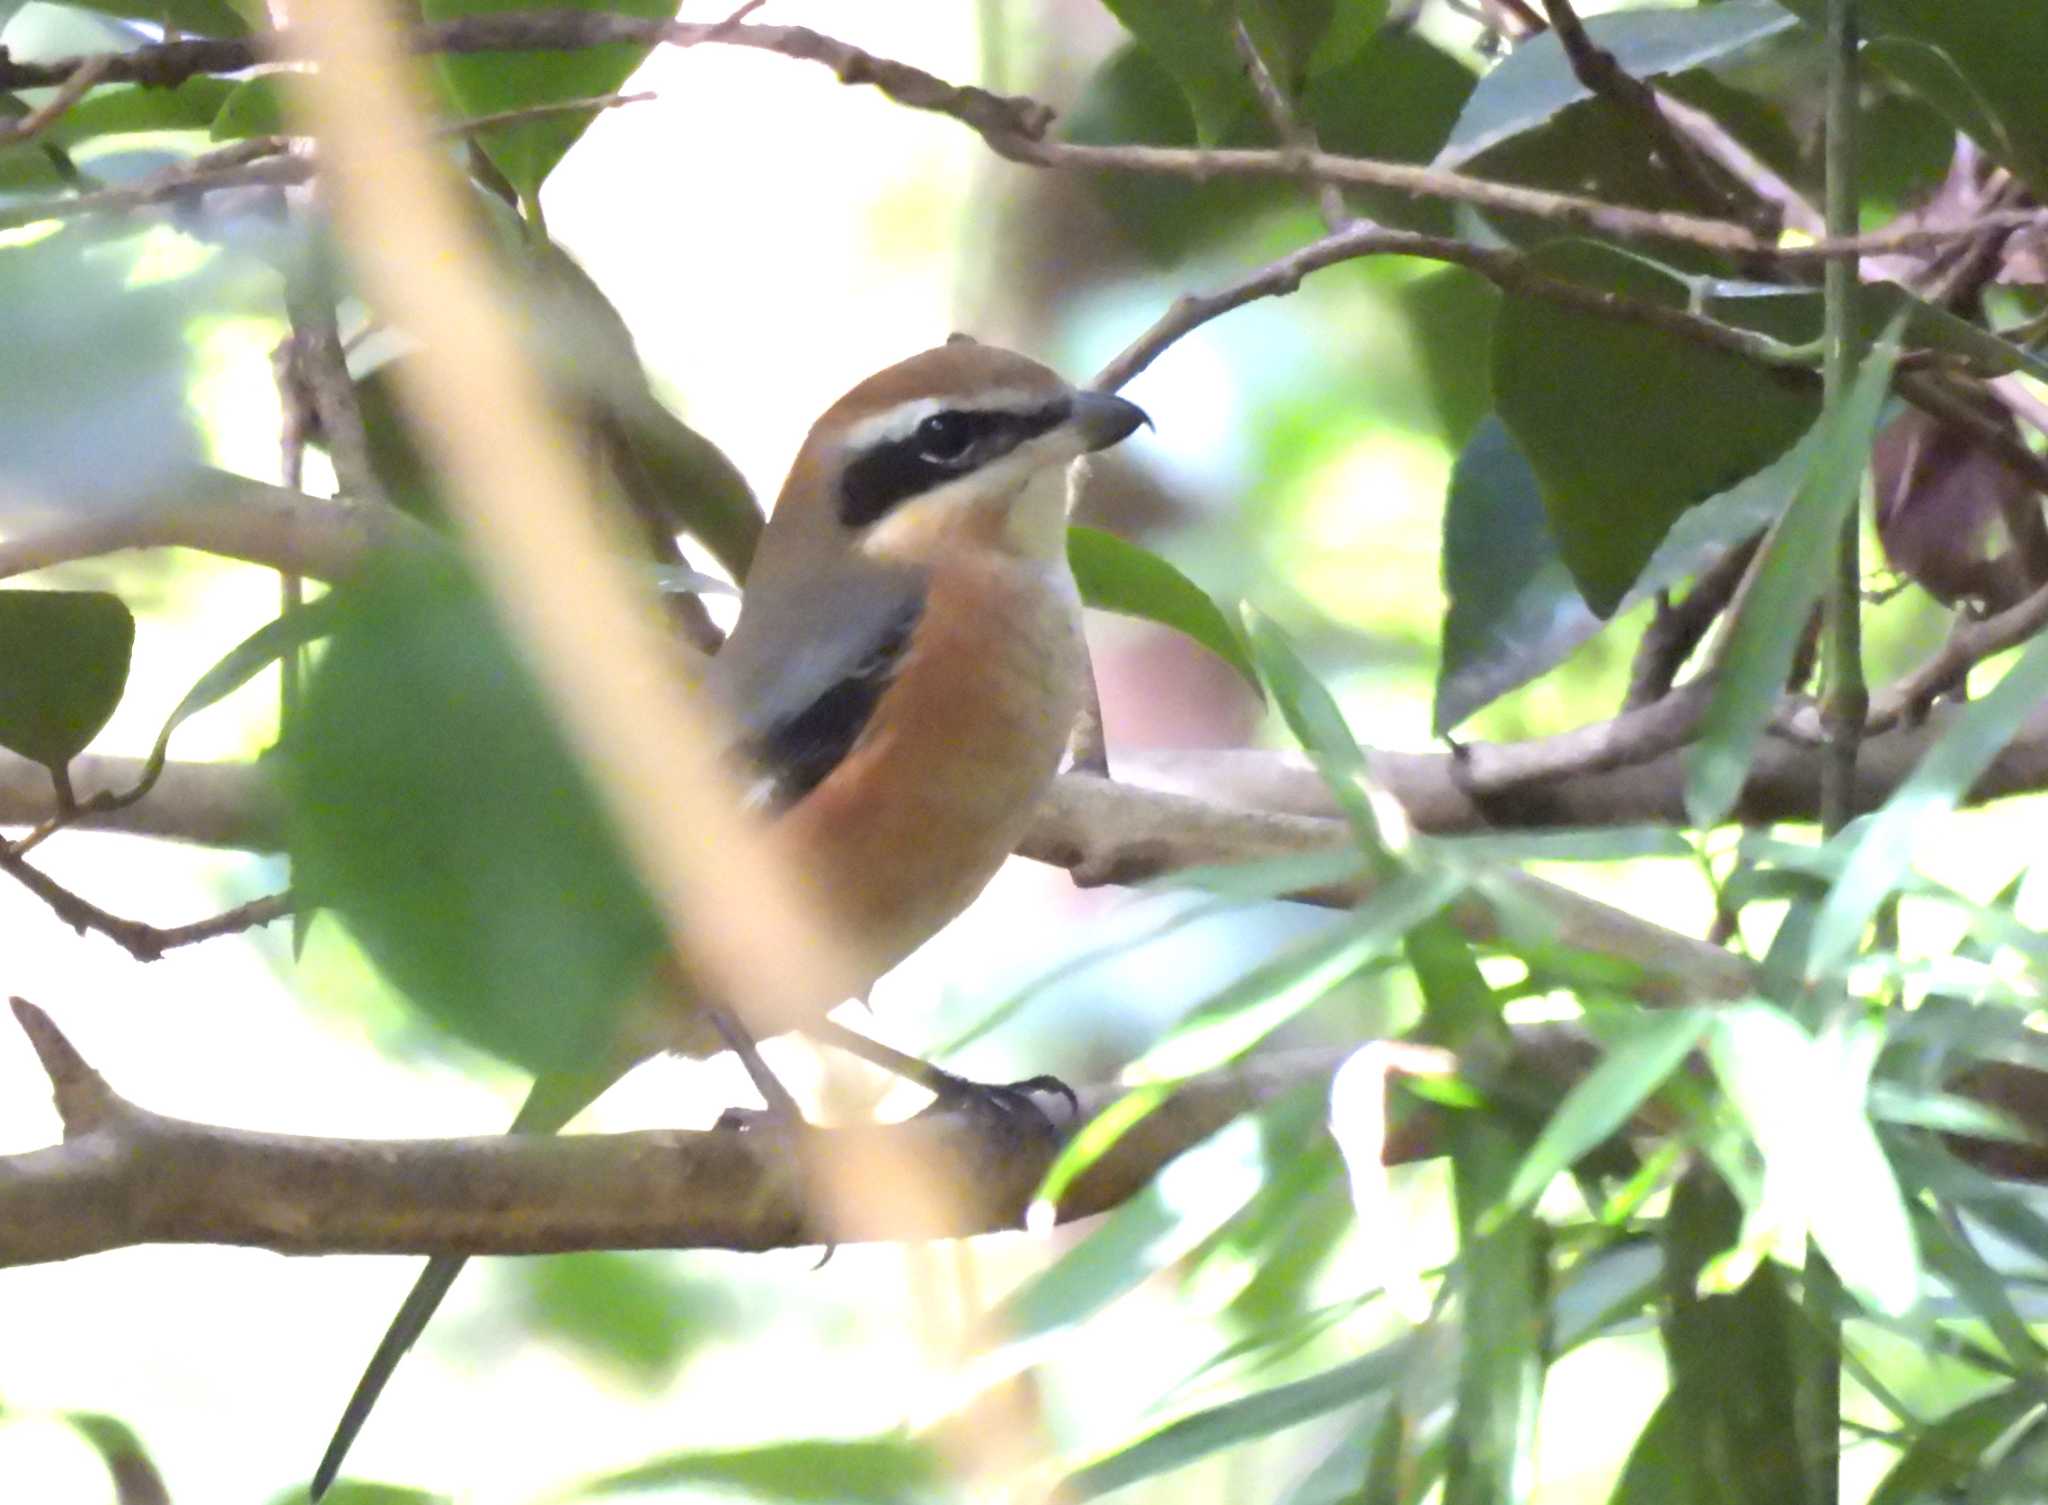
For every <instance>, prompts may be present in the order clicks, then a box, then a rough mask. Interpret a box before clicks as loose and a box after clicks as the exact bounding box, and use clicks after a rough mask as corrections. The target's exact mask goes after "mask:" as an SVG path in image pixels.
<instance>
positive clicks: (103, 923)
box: [0, 847, 292, 962]
mask: <svg viewBox="0 0 2048 1505" xmlns="http://www.w3.org/2000/svg"><path fill="white" fill-rule="evenodd" d="M0 872H5V873H6V874H8V875H9V876H10V877H12V878H13V879H14V880H15V881H16V882H17V883H19V884H20V885H21V886H22V887H23V888H25V889H27V890H28V891H29V892H30V893H32V894H34V895H35V896H36V897H37V898H38V899H41V900H42V901H43V902H44V903H45V904H47V905H48V906H49V907H50V909H51V911H52V912H53V913H55V914H56V916H57V918H58V919H60V920H62V921H63V922H64V923H65V924H66V925H69V926H70V927H71V928H72V929H73V930H75V931H77V932H78V933H79V934H80V935H84V934H85V933H86V932H88V931H95V932H97V933H98V934H100V935H103V936H105V937H106V938H107V939H108V940H110V941H112V942H113V943H114V944H115V945H117V946H119V947H120V948H121V949H122V950H123V951H126V952H127V953H128V954H129V955H130V956H132V957H134V958H135V959H136V960H137V961H139V962H153V961H156V960H158V959H159V958H160V957H162V956H163V954H164V953H165V952H166V951H172V950H175V949H176V948H178V947H180V946H190V945H194V944H196V943H198V942H200V941H210V940H213V939H214V938H215V937H217V936H223V935H238V934H240V933H241V932H242V931H244V930H253V929H255V928H256V927H257V926H259V925H267V924H269V923H270V922H271V921H272V920H277V919H282V918H283V917H284V916H286V915H288V914H290V913H291V912H292V897H291V895H290V894H272V895H270V896H269V897H267V898H262V899H252V900H251V901H249V902H248V903H247V904H238V905H236V906H235V907H234V908H233V909H230V910H226V911H224V912H223V913H221V914H217V915H214V916H213V917H212V918H211V919H205V920H198V921H195V922H194V923H192V924H190V925H174V926H171V927H168V928H161V927H158V926H155V925H147V924H144V923H143V922H142V921H140V920H130V919H124V918H123V917H122V916H120V915H117V914H113V913H111V912H110V911H108V910H104V909H102V908H100V907H99V905H97V904H95V903H93V902H92V901H91V900H90V899H87V898H84V897H83V896H81V895H79V894H75V893H73V892H72V891H71V890H70V889H68V888H66V887H65V886H64V885H63V884H61V883H59V882H57V880H56V879H54V878H52V877H51V876H50V875H49V874H47V873H45V872H43V871H42V870H41V869H40V868H37V867H34V866H31V865H30V864H29V863H28V862H26V861H24V860H23V858H22V857H21V855H20V854H19V853H18V852H16V851H15V850H14V849H13V848H11V847H0Z"/></svg>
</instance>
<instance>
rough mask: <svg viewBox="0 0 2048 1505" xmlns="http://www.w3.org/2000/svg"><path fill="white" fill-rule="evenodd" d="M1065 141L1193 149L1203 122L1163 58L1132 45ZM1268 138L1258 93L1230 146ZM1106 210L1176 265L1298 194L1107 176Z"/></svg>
mask: <svg viewBox="0 0 2048 1505" xmlns="http://www.w3.org/2000/svg"><path fill="white" fill-rule="evenodd" d="M1058 130H1059V135H1060V138H1061V139H1062V140H1066V141H1071V142H1074V143H1076V144H1079V145H1083V146H1129V145H1141V146H1193V145H1195V144H1196V129H1195V117H1194V115H1193V114H1192V113H1191V112H1190V110H1189V109H1188V102H1187V98H1186V96H1185V95H1184V94H1183V93H1182V92H1181V89H1180V86H1179V85H1178V84H1177V83H1176V82H1175V81H1174V78H1173V75H1172V74H1171V73H1169V72H1168V71H1167V70H1166V69H1165V68H1164V67H1163V66H1161V64H1160V62H1159V60H1158V59H1157V58H1155V57H1154V56H1153V55H1152V54H1151V53H1150V52H1149V51H1147V50H1146V49H1145V48H1144V47H1143V46H1142V45H1139V44H1137V43H1132V44H1131V45H1129V46H1127V47H1122V48H1119V49H1118V50H1117V51H1115V52H1113V53H1111V54H1110V56H1109V58H1108V60H1107V61H1106V62H1104V63H1103V64H1102V65H1101V66H1100V67H1099V68H1097V69H1096V70H1095V72H1094V74H1093V75H1092V76H1091V77H1090V78H1089V80H1088V82H1087V84H1086V86H1085V87H1084V88H1083V89H1082V91H1081V96H1080V98H1079V99H1078V100H1077V101H1075V103H1074V106H1073V108H1072V109H1071V110H1069V111H1067V112H1066V113H1065V116H1064V118H1063V119H1062V120H1061V121H1060V124H1059V127H1058ZM1260 140H1261V137H1260V135H1259V132H1258V127H1257V115H1256V111H1255V109H1254V108H1253V105H1252V101H1251V99H1250V96H1249V95H1248V94H1247V95H1246V97H1245V99H1244V102H1243V113H1242V114H1241V115H1240V116H1239V117H1238V118H1237V119H1236V120H1235V121H1234V122H1233V125H1232V128H1231V130H1230V132H1229V134H1228V137H1227V140H1226V142H1225V143H1223V144H1228V145H1232V146H1250V145H1255V144H1258V143H1259V142H1260ZM1090 187H1091V189H1092V190H1093V191H1094V193H1095V196H1096V199H1097V201H1098V202H1099V203H1100V204H1101V205H1102V208H1103V210H1104V212H1105V213H1106V214H1107V215H1108V216H1109V218H1110V219H1111V220H1112V221H1113V222H1114V223H1115V224H1117V225H1118V226H1119V227H1120V228H1121V229H1122V230H1123V232H1124V234H1125V235H1127V236H1129V237H1130V239H1131V240H1132V241H1133V242H1135V243H1136V244H1137V245H1138V246H1139V247H1140V248H1142V249H1143V251H1144V252H1145V254H1146V255H1148V256H1150V257H1151V258H1152V259H1153V260H1154V261H1157V262H1159V263H1161V264H1163V265H1171V264H1173V263H1174V262H1177V261H1179V260H1180V259H1181V258H1182V257H1184V256H1187V255H1189V254H1191V253H1193V252H1195V251H1197V250H1200V249H1202V248H1204V247H1206V246H1209V245H1211V244H1214V243H1216V242H1218V241H1223V240H1227V239H1228V238H1230V237H1232V236H1234V235H1236V234H1237V233H1238V232H1239V231H1240V230H1242V228H1243V227H1244V225H1245V224H1246V223H1248V222H1250V221H1253V220H1256V219H1257V218H1258V217H1259V216H1260V215H1261V214H1263V213H1264V212H1265V211H1266V210H1268V209H1271V208H1273V207H1274V206H1276V205H1280V204H1285V203H1287V202H1289V201H1290V200H1292V199H1294V198H1296V197H1298V195H1299V193H1300V189H1299V188H1298V187H1297V186H1296V185H1295V184H1292V183H1281V182H1274V181H1261V180H1259V179H1257V178H1217V179H1216V180H1214V181H1213V182H1209V183H1192V182H1187V181H1182V180H1177V179H1171V178H1164V177H1159V178H1155V177H1151V176H1148V175H1146V174H1138V175H1136V176H1132V177H1128V178H1126V179H1124V180H1122V181H1112V180H1111V179H1110V178H1109V177H1108V176H1107V175H1104V176H1103V177H1101V178H1099V179H1097V180H1096V181H1094V182H1092V183H1091V184H1090Z"/></svg>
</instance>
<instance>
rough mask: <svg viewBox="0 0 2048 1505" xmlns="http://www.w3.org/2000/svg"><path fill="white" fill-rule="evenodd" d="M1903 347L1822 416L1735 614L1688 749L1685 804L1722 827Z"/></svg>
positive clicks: (1852, 495) (1862, 374)
mask: <svg viewBox="0 0 2048 1505" xmlns="http://www.w3.org/2000/svg"><path fill="white" fill-rule="evenodd" d="M1897 359H1898V347H1897V346H1896V345H1894V344H1890V343H1885V344H1880V345H1878V346H1877V347H1876V348H1875V349H1873V350H1872V351H1871V352H1870V353H1869V355H1868V356H1867V357H1866V358H1865V360H1864V362H1863V367H1862V369H1861V370H1860V371H1859V372H1858V373H1857V375H1856V381H1855V384H1854V385H1853V386H1852V387H1851V388H1850V389H1849V390H1848V391H1847V392H1844V393H1843V394H1842V395H1841V397H1840V398H1839V399H1838V400H1837V401H1836V402H1834V403H1832V404H1830V406H1829V408H1828V411H1827V412H1826V413H1825V414H1824V415H1823V416H1822V418H1821V420H1820V426H1819V431H1818V437H1817V439H1816V448H1815V450H1814V454H1813V463H1812V465H1811V466H1810V467H1809V468H1808V470H1807V472H1806V476H1805V479H1804V480H1802V481H1801V483H1800V486H1799V491H1798V494H1797V495H1795V496H1794V497H1793V498H1792V504H1791V506H1789V507H1788V508H1786V510H1785V515H1784V516H1783V517H1782V518H1780V519H1779V521H1778V524H1777V526H1776V527H1775V528H1774V529H1773V530H1772V532H1771V536H1770V538H1769V539H1768V540H1767V541H1766V542H1765V545H1764V550H1765V554H1764V560H1763V563H1762V565H1761V566H1760V568H1759V569H1758V572H1757V575H1756V582H1755V584H1754V585H1753V586H1752V587H1751V589H1750V591H1749V599H1748V600H1747V601H1746V602H1745V603H1744V605H1743V608H1742V613H1741V615H1740V616H1739V617H1738V618H1737V619H1736V622H1735V627H1734V631H1733V634H1732V635H1731V637H1730V639H1729V642H1728V648H1727V651H1726V652H1725V653H1724V654H1723V655H1722V662H1723V665H1724V667H1723V668H1722V671H1721V677H1720V681H1719V683H1717V684H1716V685H1715V687H1714V695H1713V699H1712V700H1711V701H1710V702H1709V704H1708V708H1707V713H1706V717H1705V719H1704V721H1703V722H1702V723H1701V728H1700V735H1699V740H1698V741H1696V742H1695V743H1694V744H1693V745H1692V746H1691V747H1689V748H1687V749H1686V754H1685V773H1686V781H1685V782H1686V788H1685V808H1686V812H1687V814H1688V815H1689V816H1690V817H1691V818H1692V820H1693V822H1694V824H1696V825H1701V826H1710V825H1714V824H1717V823H1718V822H1719V821H1720V820H1721V818H1722V817H1723V816H1724V815H1726V814H1727V813H1728V810H1729V809H1730V808H1731V807H1732V806H1733V805H1734V803H1735V799H1736V796H1737V795H1739V794H1740V793H1741V792H1742V783H1743V780H1744V779H1745V778H1747V777H1748V774H1749V760H1750V754H1751V751H1752V750H1753V749H1754V747H1755V746H1756V739H1757V737H1758V736H1759V735H1761V734H1762V732H1763V728H1764V723H1765V722H1766V721H1767V720H1769V719H1770V714H1771V707H1772V706H1773V705H1775V704H1776V703H1777V698H1778V695H1779V692H1780V691H1781V690H1782V689H1783V688H1784V685H1785V679H1786V676H1787V675H1789V674H1790V672H1791V669H1792V656H1793V654H1794V652H1795V651H1796V650H1797V648H1798V639H1799V635H1800V633H1801V632H1803V631H1804V630H1805V626H1806V619H1807V615H1808V613H1809V612H1811V611H1812V609H1813V604H1814V602H1815V601H1817V600H1818V599H1819V598H1820V593H1821V590H1822V587H1823V586H1824V585H1825V584H1826V582H1827V578H1828V568H1829V564H1830V562H1831V561H1832V560H1833V558H1834V554H1835V547H1836V541H1837V539H1838V537H1839V535H1840V533H1841V529H1842V522H1843V519H1844V518H1846V517H1847V516H1848V515H1849V511H1850V509H1851V508H1852V507H1853V506H1855V504H1856V499H1857V497H1858V496H1859V495H1860V493H1861V490H1862V483H1863V468H1864V464H1865V462H1866V461H1867V460H1868V458H1869V455H1870V444H1871V439H1872V437H1873V436H1874V435H1875V434H1876V432H1877V420H1878V415H1879V414H1880V412H1882V410H1883V408H1884V401H1885V393H1886V391H1887V389H1888V388H1889V385H1890V382H1891V374H1892V366H1893V364H1894V362H1895V361H1896V360H1897Z"/></svg>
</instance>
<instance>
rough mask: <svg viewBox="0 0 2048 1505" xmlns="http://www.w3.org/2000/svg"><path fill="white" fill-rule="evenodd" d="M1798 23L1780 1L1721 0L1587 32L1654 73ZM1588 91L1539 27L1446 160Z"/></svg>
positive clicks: (1498, 74)
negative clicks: (1784, 9) (1780, 4)
mask: <svg viewBox="0 0 2048 1505" xmlns="http://www.w3.org/2000/svg"><path fill="white" fill-rule="evenodd" d="M1797 24H1798V23H1797V21H1795V20H1794V18H1793V17H1791V16H1788V15H1787V14H1785V12H1784V11H1783V10H1782V9H1780V8H1779V7H1778V6H1777V5H1776V4H1775V3H1773V0H1722V3H1721V4H1719V5H1713V6H1702V7H1700V8H1699V9H1686V10H1655V9H1643V10H1625V11H1619V12H1616V13H1614V14H1611V15H1601V16H1589V17H1587V18H1586V31H1587V33H1588V35H1590V36H1591V37H1592V38H1593V40H1594V41H1595V42H1596V43H1597V44H1598V45H1599V46H1600V47H1602V48H1604V49H1605V50H1606V51H1608V52H1610V53H1612V54H1613V55H1614V58H1615V61H1616V62H1618V63H1619V64H1620V65H1621V67H1622V68H1623V69H1624V70H1625V71H1627V72H1628V73H1630V74H1632V75H1633V76H1634V77H1636V78H1655V77H1657V76H1658V75H1660V74H1666V73H1679V72H1683V71H1684V70H1686V69H1689V68H1698V67H1701V66H1703V65H1705V64H1707V63H1712V62H1716V61H1719V60H1721V59H1724V58H1729V57H1732V56H1734V55H1736V54H1737V53H1740V52H1741V51H1743V50H1744V49H1745V48H1749V47H1753V46H1755V45H1756V44H1757V43H1759V42H1762V41H1765V40H1767V39H1768V38H1771V37H1774V36H1777V35H1779V34H1780V33H1782V32H1784V31H1786V30H1789V29H1790V28H1791V27H1793V26H1795V25H1797ZM1588 98H1591V93H1590V91H1589V90H1588V89H1587V88H1586V86H1585V85H1584V84H1582V83H1580V82H1579V80H1578V78H1577V76H1576V75H1575V74H1574V73H1573V72H1572V68H1571V64H1570V63H1569V62H1568V61H1567V60H1566V58H1565V55H1564V49H1563V47H1561V46H1560V45H1559V44H1558V41H1557V37H1556V34H1555V33H1554V32H1548V31H1545V32H1540V33H1538V34H1537V35H1536V36H1534V37H1531V38H1529V39H1528V40H1526V41H1524V42H1523V43H1521V44H1520V45H1519V46H1517V47H1516V48H1515V50H1514V51H1513V52H1511V53H1509V54H1508V55H1507V57H1506V58H1504V59H1502V60H1501V62H1500V63H1499V64H1498V65H1496V66H1495V67H1494V68H1492V69H1490V70H1489V71H1488V72H1487V74H1486V76H1485V77H1484V78H1483V79H1481V80H1480V82H1479V87H1478V88H1476V89H1475V90H1473V91H1472V97H1471V99H1469V100H1468V101H1467V102H1466V104H1465V109H1464V111H1463V113H1462V114H1460V115H1459V117H1458V124H1457V127H1456V129H1455V130H1453V131H1452V133H1451V139H1450V142H1449V144H1448V145H1447V146H1446V147H1445V149H1444V153H1443V156H1442V158H1441V159H1440V163H1439V165H1441V166H1445V167H1450V166H1455V165H1457V164H1459V163H1462V162H1465V161H1467V160H1469V159H1470V158H1472V157H1474V156H1476V155H1478V154H1479V153H1480V152H1483V151H1485V150H1486V149H1487V148H1488V147H1490V146H1493V145H1495V144H1496V143H1498V142H1501V141H1504V140H1507V139H1508V138H1510V137H1512V136H1518V135H1520V134H1522V133H1523V132H1524V131H1530V130H1534V129H1536V128H1537V127H1538V126H1541V125H1543V124H1544V123H1546V122H1547V121H1549V120H1550V119H1551V118H1552V117H1553V116H1555V115H1556V114H1557V113H1558V112H1559V111H1560V110H1563V109H1565V108H1567V107H1568V106H1570V105H1573V104H1576V103H1578V102H1579V101H1581V100H1584V99H1588Z"/></svg>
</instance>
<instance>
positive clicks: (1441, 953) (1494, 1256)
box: [1405, 919, 1549, 1505]
mask: <svg viewBox="0 0 2048 1505" xmlns="http://www.w3.org/2000/svg"><path fill="white" fill-rule="evenodd" d="M1405 949H1406V953H1407V956H1408V961H1409V965H1410V966H1412V967H1413V968H1414V969H1415V980H1416V982H1417V983H1418V984H1419V985H1420V987H1421V989H1422V998H1423V1029H1422V1035H1423V1037H1424V1038H1426V1039H1429V1040H1432V1041H1434V1042H1436V1043H1438V1044H1441V1045H1445V1046H1448V1047H1449V1048H1451V1049H1452V1050H1455V1051H1457V1052H1458V1053H1459V1054H1460V1055H1461V1056H1464V1055H1467V1054H1472V1055H1481V1056H1487V1055H1491V1054H1493V1053H1494V1052H1496V1051H1498V1050H1500V1049H1501V1048H1502V1047H1503V1046H1504V1045H1505V1043H1506V1034H1507V1026H1506V1025H1505V1023H1504V1022H1503V1021H1502V1019H1501V1015H1500V1005H1499V1001H1498V1000H1497V999H1496V998H1495V997H1494V995H1493V991H1492V989H1490V988H1489V987H1488V986H1487V984H1486V979H1485V978H1484V977H1483V976H1482V975H1481V974H1480V971H1479V963H1478V960H1477V958H1476V957H1475V956H1474V955H1473V953H1472V946H1471V943H1470V942H1468V941H1467V940H1466V939H1465V937H1464V936H1462V935H1460V934H1459V933H1458V932H1457V931H1456V930H1455V929H1453V928H1452V927H1451V925H1450V924H1449V922H1447V921H1445V920H1442V919H1436V920H1432V921H1431V922H1430V923H1428V924H1426V925H1423V926H1420V927H1418V928H1417V929H1416V930H1415V931H1414V932H1412V933H1411V934H1410V935H1409V936H1408V938H1407V941H1406V947H1405ZM1446 1134H1447V1136H1448V1138H1449V1140H1450V1146H1451V1187H1452V1204H1453V1207H1454V1209H1455V1211H1456V1214H1457V1223H1458V1258H1457V1262H1456V1263H1455V1265H1454V1266H1453V1267H1452V1279H1453V1281H1454V1283H1455V1287H1456V1290H1457V1293H1458V1298H1459V1303H1460V1307H1461V1312H1462V1321H1461V1323H1460V1325H1459V1347H1458V1377H1457V1389H1456V1406H1455V1409H1454V1410H1453V1412H1452V1414H1451V1423H1450V1432H1449V1435H1448V1437H1447V1438H1446V1442H1445V1469H1444V1505H1493V1502H1496V1501H1502V1502H1516V1501H1521V1500H1525V1499H1527V1498H1528V1492H1529V1490H1530V1489H1531V1488H1532V1487H1533V1486H1534V1484H1535V1457H1534V1450H1535V1443H1536V1410H1537V1405H1538V1403H1539V1401H1540V1400H1541V1398H1542V1394H1543V1345H1542V1343H1541V1341H1540V1340H1539V1337H1538V1335H1539V1334H1540V1333H1541V1332H1542V1331H1543V1328H1544V1325H1545V1322H1546V1320H1547V1311H1548V1300H1549V1274H1548V1259H1547V1257H1546V1255H1545V1251H1544V1245H1543V1236H1542V1229H1541V1228H1540V1227H1539V1225H1538V1224H1537V1221H1536V1219H1535V1217H1534V1216H1533V1215H1532V1214H1530V1213H1528V1212H1520V1213H1513V1214H1510V1215H1508V1216H1506V1217H1493V1216H1492V1209H1493V1207H1494V1205H1495V1204H1496V1203H1497V1202H1499V1201H1500V1200H1501V1198H1502V1197H1503V1195H1504V1194H1505V1193H1506V1191H1507V1189H1508V1185H1509V1181H1510V1179H1511V1178H1512V1177H1513V1175H1514V1173H1515V1166H1516V1164H1517V1162H1518V1161H1520V1160H1521V1158H1522V1154H1523V1150H1524V1148H1525V1137H1524V1133H1523V1130H1522V1129H1521V1127H1520V1126H1519V1125H1517V1124H1516V1123H1514V1122H1513V1121H1512V1120H1511V1119H1509V1118H1508V1117H1507V1116H1505V1115H1504V1114H1502V1113H1500V1112H1499V1111H1497V1110H1495V1109H1493V1108H1490V1107H1483V1106H1482V1107H1476V1108H1470V1109H1467V1110H1465V1111H1463V1112H1457V1113H1452V1114H1451V1115H1449V1117H1448V1119H1447V1127H1446ZM1489 1221H1491V1222H1492V1223H1493V1226H1492V1227H1491V1228H1488V1227H1486V1226H1484V1225H1485V1224H1486V1223H1488V1222H1489Z"/></svg>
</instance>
